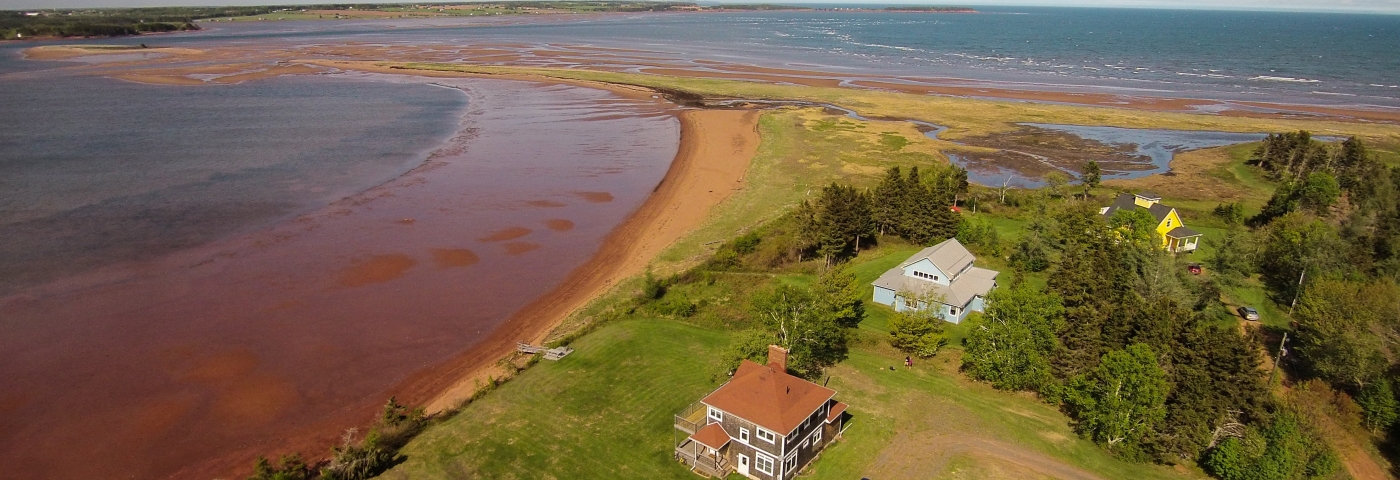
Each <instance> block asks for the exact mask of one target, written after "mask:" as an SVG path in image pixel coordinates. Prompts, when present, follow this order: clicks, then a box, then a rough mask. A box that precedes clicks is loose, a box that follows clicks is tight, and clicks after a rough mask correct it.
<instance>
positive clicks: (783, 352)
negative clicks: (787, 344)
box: [768, 345, 788, 372]
mask: <svg viewBox="0 0 1400 480" xmlns="http://www.w3.org/2000/svg"><path fill="white" fill-rule="evenodd" d="M787 356H788V351H787V349H786V348H783V347H779V346H777V345H769V346H768V366H769V367H772V368H773V369H774V370H779V371H782V372H787Z"/></svg>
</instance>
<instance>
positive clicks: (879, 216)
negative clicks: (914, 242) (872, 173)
mask: <svg viewBox="0 0 1400 480" xmlns="http://www.w3.org/2000/svg"><path fill="white" fill-rule="evenodd" d="M905 195H906V193H905V181H904V176H903V175H902V174H901V173H900V171H899V167H890V169H889V170H886V171H885V178H883V179H881V180H880V184H879V185H876V186H875V190H874V191H873V192H871V201H870V203H871V205H870V207H871V208H870V216H871V219H872V220H874V221H875V225H876V227H877V228H878V229H879V230H880V235H884V234H886V233H893V234H896V235H897V234H899V226H900V220H901V210H900V205H901V203H902V202H903V201H904V196H905Z"/></svg>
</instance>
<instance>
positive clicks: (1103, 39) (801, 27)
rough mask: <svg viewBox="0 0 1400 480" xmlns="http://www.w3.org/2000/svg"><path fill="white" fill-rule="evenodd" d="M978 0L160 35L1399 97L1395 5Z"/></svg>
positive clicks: (222, 28) (1274, 94) (1278, 96)
mask: <svg viewBox="0 0 1400 480" xmlns="http://www.w3.org/2000/svg"><path fill="white" fill-rule="evenodd" d="M822 7H824V8H830V7H832V6H831V5H823V6H822ZM978 10H979V12H981V13H977V14H932V13H885V12H837V11H807V12H735V13H707V14H682V13H661V14H652V13H646V14H617V15H600V16H589V17H573V16H564V17H563V18H554V19H540V20H538V21H528V22H499V19H495V20H492V19H481V18H480V17H475V18H470V19H467V18H463V19H431V20H385V21H372V22H369V21H366V22H344V23H332V22H269V23H260V24H207V25H206V27H208V28H209V30H207V31H204V32H199V33H195V34H189V35H181V36H171V37H166V38H168V39H169V40H166V39H165V38H163V39H162V40H161V41H162V42H171V43H203V42H214V43H225V42H228V41H231V40H233V41H238V42H246V43H252V44H256V43H258V42H268V41H277V42H283V41H295V42H305V43H324V42H332V41H334V42H340V41H355V42H373V43H387V44H393V43H406V44H415V43H416V44H421V43H425V42H435V43H451V44H459V45H466V44H482V43H502V42H516V43H525V44H539V43H558V44H584V45H598V46H609V47H624V48H638V49H645V50H652V51H657V52H662V53H666V54H669V55H670V56H672V57H673V58H692V59H712V60H722V61H732V62H742V63H752V64H758V65H764V66H789V67H799V68H819V69H823V70H831V71H837V72H841V71H848V72H852V73H862V74H871V73H879V74H896V75H911V76H935V77H954V78H967V79H975V80H983V81H996V82H1015V83H1020V84H1029V86H1032V87H1034V86H1035V85H1036V84H1044V86H1045V87H1046V88H1055V89H1065V88H1071V89H1073V88H1086V89H1089V88H1092V89H1095V90H1102V89H1105V88H1107V89H1113V90H1116V91H1121V92H1123V93H1135V94H1143V95H1182V94H1185V95H1189V96H1192V97H1202V98H1218V99H1240V100H1264V101H1305V102H1307V103H1319V104H1373V105H1385V106H1400V53H1398V52H1400V15H1375V14H1339V13H1297V12H1241V11H1192V10H1148V9H1103V8H1051V7H1034V8H1033V7H978ZM493 21H495V22H498V23H490V22H493ZM388 27H392V28H388ZM126 41H127V42H135V41H136V40H134V39H128V40H126ZM3 70H4V68H3V66H0V71H3Z"/></svg>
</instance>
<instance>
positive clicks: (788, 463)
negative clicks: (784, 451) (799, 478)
mask: <svg viewBox="0 0 1400 480" xmlns="http://www.w3.org/2000/svg"><path fill="white" fill-rule="evenodd" d="M796 468H797V454H796V453H794V454H792V455H788V458H787V460H783V471H784V472H788V473H792V471H793V470H794V469H796Z"/></svg>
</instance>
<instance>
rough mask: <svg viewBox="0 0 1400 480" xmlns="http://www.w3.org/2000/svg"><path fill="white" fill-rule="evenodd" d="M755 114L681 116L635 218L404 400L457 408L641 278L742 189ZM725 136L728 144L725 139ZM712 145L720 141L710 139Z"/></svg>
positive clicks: (420, 378) (430, 407) (417, 381)
mask: <svg viewBox="0 0 1400 480" xmlns="http://www.w3.org/2000/svg"><path fill="white" fill-rule="evenodd" d="M760 114H761V112H759V111H757V110H685V111H682V112H680V113H679V114H677V116H676V117H677V118H678V119H679V120H680V122H681V139H680V148H679V149H678V150H677V152H676V157H675V159H674V160H673V161H672V163H671V167H670V168H669V169H668V170H667V171H666V175H665V177H663V178H662V180H661V182H660V183H659V184H658V185H657V186H656V188H655V189H654V190H653V191H652V193H651V195H649V196H648V197H647V200H646V201H645V202H644V203H643V204H642V206H641V207H639V208H638V209H637V210H636V211H635V212H633V213H632V214H631V215H629V216H628V217H627V219H626V220H624V221H623V222H622V223H621V224H619V225H618V226H617V227H616V228H614V229H613V230H612V232H611V233H609V234H608V236H607V237H605V239H604V241H603V246H602V248H600V249H599V250H598V251H597V252H596V253H594V254H593V256H592V257H590V258H589V260H588V261H587V262H585V263H584V264H583V265H581V266H579V267H578V268H575V269H574V270H573V271H572V272H570V274H569V275H568V276H567V277H565V279H564V282H563V283H561V284H560V285H559V286H557V287H555V288H554V289H553V290H551V291H550V292H549V293H546V294H545V295H543V296H542V297H540V298H537V299H536V300H534V301H532V302H531V303H530V304H528V305H526V306H525V307H524V308H522V309H521V310H519V311H518V312H516V313H515V314H514V315H512V316H511V317H510V318H509V319H507V320H506V321H505V322H504V323H502V324H501V326H500V327H497V329H496V330H495V331H493V332H492V333H491V334H490V335H489V336H487V337H486V338H485V339H483V340H481V341H480V343H478V344H477V346H476V347H474V348H472V349H470V350H468V351H465V352H463V353H461V354H459V355H458V356H457V357H456V358H454V359H452V360H450V361H449V362H447V363H446V364H444V365H440V366H438V367H435V368H431V369H429V370H426V371H423V372H420V373H419V374H416V375H414V376H412V377H410V378H409V379H408V380H407V381H405V382H403V385H406V387H405V388H404V389H403V390H402V392H403V394H404V395H405V396H406V397H408V398H415V399H420V398H431V400H430V401H428V402H426V405H425V409H426V410H427V412H428V413H429V414H432V413H439V412H442V411H446V410H450V409H452V408H455V407H457V406H458V405H459V404H460V403H462V402H463V401H465V400H467V399H468V398H470V397H471V396H472V395H473V394H474V393H476V391H477V389H478V388H480V386H481V385H483V384H485V383H486V380H487V377H488V376H495V377H499V373H500V372H501V370H500V367H499V366H498V365H497V364H498V363H499V362H500V361H501V360H502V359H504V358H507V357H508V356H509V355H510V354H511V353H512V352H514V351H515V344H516V342H519V341H524V342H529V343H543V342H542V340H543V339H544V338H545V337H546V336H547V335H549V334H550V333H551V332H552V331H553V330H554V329H555V328H557V327H558V326H559V325H561V324H562V323H563V322H564V321H565V320H567V319H568V318H569V317H570V316H572V315H573V314H574V313H575V312H577V311H578V310H579V309H581V308H583V307H585V306H587V305H588V304H589V303H591V302H592V301H593V300H595V299H597V298H598V297H600V296H601V295H603V294H605V293H607V292H608V291H610V290H612V289H613V288H616V287H617V286H618V285H620V284H622V283H623V282H624V281H625V280H627V279H628V278H631V277H633V276H635V275H638V274H641V273H643V272H645V270H646V267H647V265H648V264H650V263H651V261H652V260H653V259H654V258H655V257H656V256H657V255H658V254H660V253H661V252H662V250H664V249H665V248H666V247H669V246H670V245H671V244H672V243H674V242H675V241H676V240H679V239H680V238H681V237H682V236H684V235H685V234H686V233H688V232H689V231H690V230H691V229H693V228H694V227H698V226H700V225H701V224H702V223H703V222H704V221H705V220H706V219H707V218H708V216H709V211H710V209H711V208H713V207H714V206H716V205H718V204H719V203H721V202H723V201H724V200H725V199H727V198H729V196H730V194H732V193H733V192H734V191H735V190H737V189H739V188H741V187H742V186H743V184H744V177H745V175H746V173H747V172H748V167H749V163H750V162H751V161H752V158H753V155H754V153H755V152H756V151H757V148H758V131H757V122H758V117H759V116H760ZM724 137H729V138H728V140H729V141H724V140H725V138H724ZM716 140H718V141H716Z"/></svg>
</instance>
